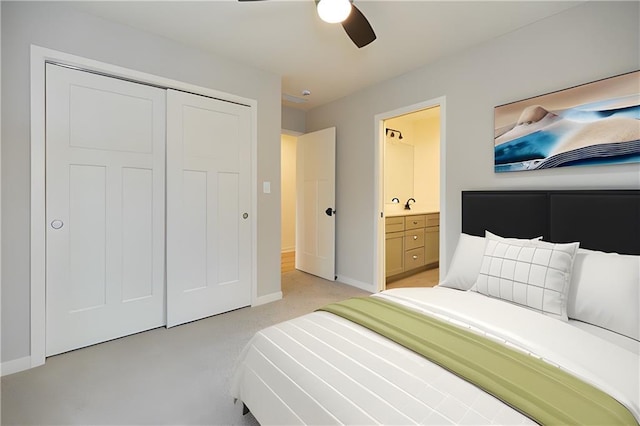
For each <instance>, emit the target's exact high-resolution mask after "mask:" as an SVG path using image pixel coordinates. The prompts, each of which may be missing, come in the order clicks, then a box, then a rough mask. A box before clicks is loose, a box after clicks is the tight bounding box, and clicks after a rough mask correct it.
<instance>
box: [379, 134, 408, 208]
mask: <svg viewBox="0 0 640 426" xmlns="http://www.w3.org/2000/svg"><path fill="white" fill-rule="evenodd" d="M413 196H414V194H413V145H409V144H405V143H401V142H390V141H387V142H386V146H385V153H384V197H385V200H384V202H385V204H391V203H392V201H391V200H392V199H393V198H398V199H399V200H400V203H401V204H404V203H406V202H407V200H408V199H409V198H411V197H413Z"/></svg>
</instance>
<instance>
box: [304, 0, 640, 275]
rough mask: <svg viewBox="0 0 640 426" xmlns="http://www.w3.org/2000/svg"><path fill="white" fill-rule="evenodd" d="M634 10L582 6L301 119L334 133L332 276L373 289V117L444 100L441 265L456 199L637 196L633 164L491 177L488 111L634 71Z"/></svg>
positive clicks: (637, 49) (456, 223)
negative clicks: (485, 193)
mask: <svg viewBox="0 0 640 426" xmlns="http://www.w3.org/2000/svg"><path fill="white" fill-rule="evenodd" d="M639 6H640V4H639V3H638V2H593V1H590V2H586V3H584V4H582V5H580V6H577V7H575V8H573V9H569V10H568V11H566V12H563V13H560V14H558V15H555V16H552V17H550V18H547V19H545V20H542V21H538V22H536V23H534V24H532V25H529V26H527V27H525V28H522V29H520V30H518V31H515V32H513V33H510V34H507V35H505V36H502V37H500V38H497V39H494V40H492V41H491V42H488V43H486V44H482V45H479V46H477V47H475V48H473V49H470V50H467V51H465V52H462V53H460V54H457V55H453V56H450V57H448V58H446V59H444V60H441V61H439V62H437V63H434V64H431V65H429V66H426V67H424V68H421V69H418V70H416V71H414V72H411V73H408V74H405V75H403V76H401V77H398V78H395V79H392V80H390V81H387V82H385V83H383V84H379V85H377V86H374V87H371V88H368V89H365V90H363V91H360V92H358V93H356V94H354V95H351V96H348V97H346V98H343V99H340V100H338V101H335V102H333V103H331V104H328V105H324V106H322V107H318V108H315V109H313V110H311V111H308V112H307V131H314V130H318V129H322V128H325V127H329V126H336V127H337V165H336V167H337V170H336V176H337V177H336V178H337V184H336V187H337V194H336V209H337V210H338V211H339V212H340V214H339V215H337V216H336V220H337V224H336V225H337V226H336V259H337V260H336V268H337V273H338V276H341V277H348V278H350V279H352V280H356V281H360V282H364V283H373V279H374V278H373V259H372V254H371V253H372V250H371V249H370V247H372V246H373V244H375V241H374V235H373V229H374V221H375V220H376V219H375V218H376V214H375V212H376V206H374V199H373V194H374V191H376V188H374V186H375V185H374V150H375V146H376V135H375V134H374V132H375V127H374V117H375V115H376V114H381V113H385V112H388V111H393V110H396V109H398V108H402V107H405V106H409V105H414V104H417V103H420V102H424V101H427V100H431V99H435V98H438V97H440V96H446V141H447V145H446V148H445V149H446V154H445V155H446V161H445V167H446V175H445V182H446V191H445V193H446V215H447V218H446V229H444V232H445V236H446V247H447V250H446V259H448V260H450V259H451V256H452V254H453V250H454V248H455V244H456V243H457V239H458V236H459V233H460V228H461V226H460V220H461V217H460V192H461V191H462V190H472V189H525V188H526V189H567V188H572V189H573V188H576V189H579V188H638V187H640V165H638V164H628V165H619V166H599V167H568V168H561V169H556V170H544V171H532V172H520V173H503V174H494V171H493V107H494V106H496V105H501V104H505V103H509V102H513V101H517V100H520V99H524V98H528V97H532V96H537V95H541V94H544V93H547V92H551V91H555V90H560V89H564V88H567V87H571V86H574V85H578V84H582V83H587V82H590V81H594V80H598V79H602V78H606V77H610V76H613V75H617V74H622V73H625V72H629V71H633V70H637V69H639V68H640V57H639V55H640V22H639V21H640V11H639ZM419 54H420V52H419V51H418V52H416V55H419Z"/></svg>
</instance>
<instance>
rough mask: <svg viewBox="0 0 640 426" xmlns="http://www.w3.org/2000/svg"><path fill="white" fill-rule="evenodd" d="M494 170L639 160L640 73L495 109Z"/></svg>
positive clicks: (624, 75) (533, 168) (607, 79)
mask: <svg viewBox="0 0 640 426" xmlns="http://www.w3.org/2000/svg"><path fill="white" fill-rule="evenodd" d="M494 127H495V139H494V153H495V154H494V158H495V172H513V171H522V170H536V169H548V168H554V167H565V166H586V165H604V164H623V163H636V162H640V71H634V72H631V73H627V74H622V75H618V76H615V77H611V78H606V79H604V80H598V81H594V82H592V83H587V84H583V85H580V86H576V87H572V88H569V89H565V90H560V91H557V92H553V93H549V94H546V95H542V96H536V97H533V98H529V99H525V100H522V101H518V102H513V103H510V104H506V105H500V106H497V107H495V108H494Z"/></svg>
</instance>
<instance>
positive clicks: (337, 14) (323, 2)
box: [318, 0, 351, 24]
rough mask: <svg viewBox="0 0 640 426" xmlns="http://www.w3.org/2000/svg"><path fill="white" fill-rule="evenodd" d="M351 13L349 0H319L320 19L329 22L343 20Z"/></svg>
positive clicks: (335, 22) (334, 22) (333, 22)
mask: <svg viewBox="0 0 640 426" xmlns="http://www.w3.org/2000/svg"><path fill="white" fill-rule="evenodd" d="M350 13H351V2H350V1H349V0H320V1H319V2H318V15H319V16H320V19H322V20H323V21H325V22H328V23H329V24H337V23H338V22H342V21H344V20H345V19H347V17H348V16H349V14H350Z"/></svg>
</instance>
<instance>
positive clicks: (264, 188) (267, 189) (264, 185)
mask: <svg viewBox="0 0 640 426" xmlns="http://www.w3.org/2000/svg"><path fill="white" fill-rule="evenodd" d="M262 192H264V193H265V194H271V182H267V181H265V182H262Z"/></svg>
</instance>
